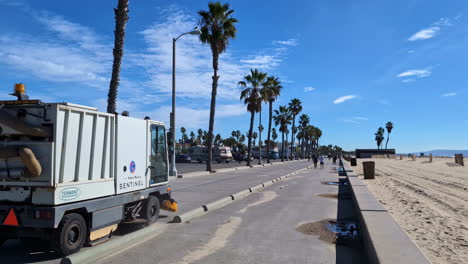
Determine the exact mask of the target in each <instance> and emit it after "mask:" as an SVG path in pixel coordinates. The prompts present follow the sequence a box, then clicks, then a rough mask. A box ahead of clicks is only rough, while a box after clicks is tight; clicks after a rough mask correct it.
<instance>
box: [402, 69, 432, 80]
mask: <svg viewBox="0 0 468 264" xmlns="http://www.w3.org/2000/svg"><path fill="white" fill-rule="evenodd" d="M431 73H432V72H431V71H430V70H408V71H405V72H402V73H400V74H398V75H397V77H398V78H402V77H411V76H414V77H418V78H423V77H428V76H430V75H431Z"/></svg>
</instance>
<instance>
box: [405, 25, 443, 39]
mask: <svg viewBox="0 0 468 264" xmlns="http://www.w3.org/2000/svg"><path fill="white" fill-rule="evenodd" d="M439 31H440V27H430V28H425V29H421V30H420V31H418V32H416V33H414V34H413V35H412V36H411V37H409V38H408V40H409V41H416V40H424V39H430V38H433V37H435V36H436V35H437V34H438V33H439Z"/></svg>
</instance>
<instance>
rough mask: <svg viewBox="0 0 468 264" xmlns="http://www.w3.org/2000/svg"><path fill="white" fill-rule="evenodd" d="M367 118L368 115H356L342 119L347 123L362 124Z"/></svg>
mask: <svg viewBox="0 0 468 264" xmlns="http://www.w3.org/2000/svg"><path fill="white" fill-rule="evenodd" d="M367 120H368V118H367V117H363V116H355V117H352V118H349V119H343V120H341V121H343V122H346V123H353V124H360V123H361V122H362V121H367Z"/></svg>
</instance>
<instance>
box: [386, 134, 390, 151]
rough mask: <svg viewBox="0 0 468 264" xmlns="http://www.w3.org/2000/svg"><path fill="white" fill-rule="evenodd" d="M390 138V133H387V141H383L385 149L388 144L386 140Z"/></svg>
mask: <svg viewBox="0 0 468 264" xmlns="http://www.w3.org/2000/svg"><path fill="white" fill-rule="evenodd" d="M389 139H390V133H388V136H387V142H385V150H387V145H388V140H389Z"/></svg>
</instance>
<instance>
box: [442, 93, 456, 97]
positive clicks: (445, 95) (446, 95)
mask: <svg viewBox="0 0 468 264" xmlns="http://www.w3.org/2000/svg"><path fill="white" fill-rule="evenodd" d="M455 95H457V94H456V93H446V94H443V95H442V96H444V97H448V96H455Z"/></svg>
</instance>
